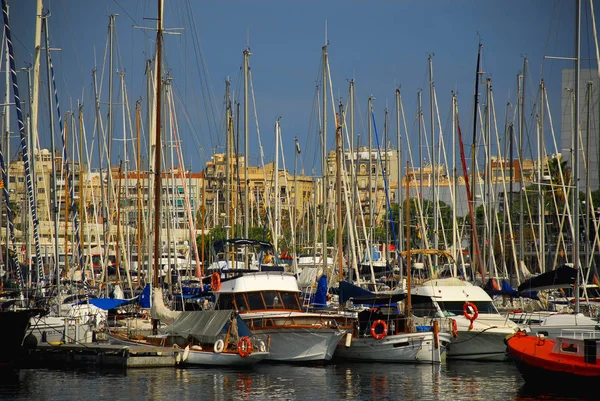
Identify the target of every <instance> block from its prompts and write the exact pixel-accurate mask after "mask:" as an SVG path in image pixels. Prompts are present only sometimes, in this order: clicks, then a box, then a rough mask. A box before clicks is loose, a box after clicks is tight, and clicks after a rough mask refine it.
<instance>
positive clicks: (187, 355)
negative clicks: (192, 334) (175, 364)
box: [181, 345, 190, 362]
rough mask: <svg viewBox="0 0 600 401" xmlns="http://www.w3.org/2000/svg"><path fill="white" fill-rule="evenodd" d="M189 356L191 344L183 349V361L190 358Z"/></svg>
mask: <svg viewBox="0 0 600 401" xmlns="http://www.w3.org/2000/svg"><path fill="white" fill-rule="evenodd" d="M189 356H190V346H189V345H188V346H187V347H185V349H184V350H183V354H182V355H181V362H185V361H187V359H188V357H189Z"/></svg>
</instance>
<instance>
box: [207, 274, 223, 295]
mask: <svg viewBox="0 0 600 401" xmlns="http://www.w3.org/2000/svg"><path fill="white" fill-rule="evenodd" d="M210 287H211V288H212V290H213V291H219V290H220V289H221V276H220V275H219V273H218V272H214V273H213V274H212V276H210Z"/></svg>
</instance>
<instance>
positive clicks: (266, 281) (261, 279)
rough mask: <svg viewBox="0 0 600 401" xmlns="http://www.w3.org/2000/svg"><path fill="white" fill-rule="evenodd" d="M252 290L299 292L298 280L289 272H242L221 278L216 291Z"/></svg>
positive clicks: (237, 291) (221, 292)
mask: <svg viewBox="0 0 600 401" xmlns="http://www.w3.org/2000/svg"><path fill="white" fill-rule="evenodd" d="M252 291H288V292H300V288H298V280H296V277H295V276H294V275H292V274H289V273H281V272H253V273H243V274H241V275H239V276H235V277H233V278H231V279H227V280H223V281H222V282H221V288H220V289H219V290H218V291H215V292H216V293H219V294H223V293H240V292H252Z"/></svg>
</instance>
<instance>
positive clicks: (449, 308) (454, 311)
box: [438, 300, 498, 316]
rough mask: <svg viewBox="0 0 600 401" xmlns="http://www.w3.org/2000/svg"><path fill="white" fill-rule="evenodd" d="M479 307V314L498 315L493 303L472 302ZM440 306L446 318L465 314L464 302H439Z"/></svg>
mask: <svg viewBox="0 0 600 401" xmlns="http://www.w3.org/2000/svg"><path fill="white" fill-rule="evenodd" d="M470 302H471V303H473V304H475V306H477V310H478V311H479V313H492V314H496V313H498V310H497V309H496V307H495V306H494V304H493V303H492V301H470ZM438 304H439V305H440V308H441V309H442V311H443V312H444V314H445V315H446V316H456V315H462V314H463V307H464V305H465V302H464V301H444V302H442V301H439V300H438Z"/></svg>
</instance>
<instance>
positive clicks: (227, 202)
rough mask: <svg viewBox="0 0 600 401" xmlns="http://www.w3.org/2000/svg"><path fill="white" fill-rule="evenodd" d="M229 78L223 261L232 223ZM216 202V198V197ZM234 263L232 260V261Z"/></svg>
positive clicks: (226, 102) (227, 259) (226, 97)
mask: <svg viewBox="0 0 600 401" xmlns="http://www.w3.org/2000/svg"><path fill="white" fill-rule="evenodd" d="M229 97H230V95H229V80H226V81H225V210H226V213H227V217H226V218H227V223H226V224H225V263H226V264H227V263H228V261H229V257H230V255H229V238H230V235H229V234H230V230H231V225H232V219H231V217H232V211H233V209H232V207H231V190H232V180H231V158H232V155H231V148H232V137H231V136H232V135H231V129H230V128H231V102H230V101H229ZM217 202H218V199H217ZM232 263H234V262H232ZM232 266H233V265H232Z"/></svg>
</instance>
